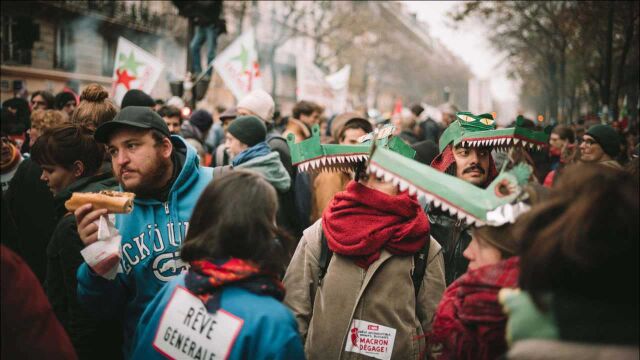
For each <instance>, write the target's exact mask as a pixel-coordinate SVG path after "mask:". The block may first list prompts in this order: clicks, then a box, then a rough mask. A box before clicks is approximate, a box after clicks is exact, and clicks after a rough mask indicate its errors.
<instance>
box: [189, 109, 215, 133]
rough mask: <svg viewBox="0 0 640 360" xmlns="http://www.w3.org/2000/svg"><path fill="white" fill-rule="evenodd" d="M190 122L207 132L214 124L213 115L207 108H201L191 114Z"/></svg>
mask: <svg viewBox="0 0 640 360" xmlns="http://www.w3.org/2000/svg"><path fill="white" fill-rule="evenodd" d="M189 122H190V123H191V124H192V125H193V126H195V127H197V128H198V129H199V130H200V131H202V133H205V132H207V130H209V128H211V125H213V117H212V116H211V114H209V112H208V111H207V110H203V109H200V110H196V111H195V112H194V113H193V114H191V117H190V118H189Z"/></svg>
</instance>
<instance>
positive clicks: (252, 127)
mask: <svg viewBox="0 0 640 360" xmlns="http://www.w3.org/2000/svg"><path fill="white" fill-rule="evenodd" d="M227 131H228V132H229V134H231V135H233V136H234V137H235V138H236V139H238V140H240V141H241V142H242V143H244V144H247V145H248V146H249V147H251V146H254V145H256V144H257V143H261V142H263V141H264V140H265V138H266V137H267V127H266V126H265V125H264V122H263V121H262V120H260V119H258V118H257V117H255V116H240V117H238V118H236V119H235V120H233V122H231V124H230V125H229V127H228V128H227Z"/></svg>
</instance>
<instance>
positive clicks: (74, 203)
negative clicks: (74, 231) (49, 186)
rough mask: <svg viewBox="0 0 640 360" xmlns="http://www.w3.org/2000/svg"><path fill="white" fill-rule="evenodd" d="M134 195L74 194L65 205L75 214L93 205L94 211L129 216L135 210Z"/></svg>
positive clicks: (110, 193)
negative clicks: (102, 210) (77, 210)
mask: <svg viewBox="0 0 640 360" xmlns="http://www.w3.org/2000/svg"><path fill="white" fill-rule="evenodd" d="M135 196H136V195H135V194H134V193H130V192H120V191H110V190H103V191H100V192H97V193H79V192H74V193H73V194H72V195H71V198H70V199H69V200H67V201H66V202H65V203H64V206H65V207H66V208H67V210H69V211H71V212H73V211H75V210H76V209H77V208H79V207H81V206H82V205H84V204H93V210H97V209H107V210H108V211H109V213H114V214H128V213H130V212H131V211H132V210H133V198H135Z"/></svg>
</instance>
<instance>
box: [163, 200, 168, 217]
mask: <svg viewBox="0 0 640 360" xmlns="http://www.w3.org/2000/svg"><path fill="white" fill-rule="evenodd" d="M164 212H165V214H167V215H169V202H168V201H167V202H165V203H164Z"/></svg>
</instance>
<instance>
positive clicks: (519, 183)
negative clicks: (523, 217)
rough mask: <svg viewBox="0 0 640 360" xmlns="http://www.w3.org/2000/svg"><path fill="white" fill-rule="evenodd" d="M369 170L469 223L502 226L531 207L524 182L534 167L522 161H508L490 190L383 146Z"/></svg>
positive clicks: (377, 152)
mask: <svg viewBox="0 0 640 360" xmlns="http://www.w3.org/2000/svg"><path fill="white" fill-rule="evenodd" d="M509 166H510V168H509ZM367 171H368V172H369V173H372V174H375V176H377V177H379V178H383V179H384V180H385V181H387V182H392V183H393V184H394V185H396V186H398V187H399V188H400V191H405V190H408V191H409V194H411V195H414V194H417V195H418V196H420V197H422V198H425V199H426V201H427V202H428V203H430V204H431V205H432V206H435V207H439V208H441V209H442V210H443V211H447V212H448V213H449V214H451V215H452V216H456V217H458V219H461V220H464V221H466V223H467V224H469V225H471V224H474V225H476V226H485V225H489V226H500V225H503V224H506V223H508V222H514V221H515V219H516V218H517V216H518V215H519V214H521V213H523V212H525V211H527V210H528V209H529V206H528V205H526V204H524V203H523V202H521V200H524V199H525V198H526V197H527V196H528V193H527V192H525V191H524V185H526V184H527V183H528V182H529V179H530V177H531V174H532V172H533V169H532V168H531V166H529V165H528V164H526V163H522V162H519V163H516V164H512V163H507V164H505V165H504V167H503V169H502V171H501V172H500V174H499V175H498V176H497V177H496V178H495V179H494V180H493V181H492V182H491V184H489V186H488V187H487V188H486V189H479V188H478V187H476V186H474V185H472V184H470V183H468V182H466V181H464V180H461V179H458V178H457V177H455V176H451V175H448V174H446V173H443V172H440V171H438V170H436V169H434V168H432V167H430V166H427V165H423V164H421V163H419V162H417V161H414V160H412V159H408V158H406V157H403V156H400V155H398V154H396V153H394V152H392V151H389V150H387V149H383V148H381V149H376V150H375V152H374V153H373V155H372V156H371V159H370V161H369V167H368V169H367Z"/></svg>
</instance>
